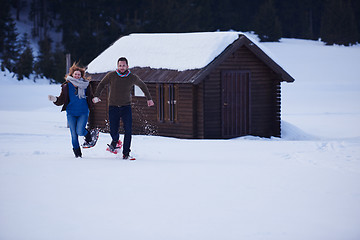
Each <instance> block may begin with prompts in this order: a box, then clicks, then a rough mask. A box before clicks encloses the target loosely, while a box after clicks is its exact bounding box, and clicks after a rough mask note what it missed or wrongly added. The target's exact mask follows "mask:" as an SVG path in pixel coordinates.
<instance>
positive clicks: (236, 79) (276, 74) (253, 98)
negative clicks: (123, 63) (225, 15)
mask: <svg viewBox="0 0 360 240" xmlns="http://www.w3.org/2000/svg"><path fill="white" fill-rule="evenodd" d="M232 34H234V33H232ZM158 35H159V34H158ZM189 35H191V33H189ZM140 37H141V36H140ZM121 39H122V38H120V39H119V40H118V41H121ZM144 41H147V39H146V38H145V37H144ZM137 43H138V42H137ZM259 45H260V44H259V43H257V42H255V41H254V40H251V39H250V38H249V37H248V36H246V35H245V34H242V33H237V37H236V38H235V40H234V41H232V42H231V43H230V44H228V45H226V46H225V49H224V50H221V51H220V52H219V53H218V54H217V55H216V56H215V57H214V59H213V60H211V61H210V62H209V63H208V64H207V65H206V66H204V67H201V68H196V69H183V70H176V69H168V68H166V66H165V67H164V68H159V67H157V68H155V67H151V66H150V67H149V66H135V67H132V68H130V69H131V72H133V73H135V74H137V75H138V76H139V77H140V78H141V79H142V80H143V81H144V82H145V83H146V84H147V86H148V88H149V90H150V93H151V95H152V98H153V100H154V102H155V107H147V105H146V99H145V97H144V96H141V94H138V91H139V89H134V94H133V133H134V134H152V135H159V136H169V137H177V138H195V139H228V138H234V137H239V136H245V135H254V136H260V137H271V136H275V137H280V136H281V124H280V122H281V119H280V118H281V85H280V84H281V82H289V83H290V82H293V81H294V79H293V78H292V77H291V76H290V75H289V74H288V73H287V72H286V71H285V70H284V69H283V68H282V67H281V66H280V65H279V64H278V63H277V62H275V61H274V60H273V59H272V58H271V57H270V56H269V55H268V54H266V53H265V51H264V50H263V49H262V48H261V47H259ZM173 47H177V48H181V47H182V46H181V45H179V46H173ZM142 54H144V55H146V54H147V52H143V53H142ZM114 55H115V57H114V59H113V61H114V63H113V65H114V69H115V66H116V61H117V58H118V57H120V56H125V57H127V58H128V60H129V65H130V67H131V66H133V65H132V57H131V56H127V55H122V54H121V53H116V52H114ZM189 57H191V56H189ZM133 58H135V57H133ZM107 72H108V71H104V72H97V73H88V75H89V76H91V79H92V82H91V84H92V85H93V87H94V88H95V87H96V86H97V85H98V83H99V81H100V80H101V79H102V78H103V77H104V76H105V74H106V73H107ZM140 92H141V91H140ZM100 98H101V99H102V100H103V101H102V102H100V103H99V104H97V105H96V107H95V110H94V111H92V112H91V113H90V117H89V125H90V127H99V128H101V129H102V131H105V132H107V131H108V130H109V127H108V106H107V91H103V94H102V96H100Z"/></svg>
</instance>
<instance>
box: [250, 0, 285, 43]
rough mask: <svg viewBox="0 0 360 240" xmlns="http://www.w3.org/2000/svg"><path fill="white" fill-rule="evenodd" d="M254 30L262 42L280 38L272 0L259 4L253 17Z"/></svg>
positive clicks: (278, 22) (277, 19)
mask: <svg viewBox="0 0 360 240" xmlns="http://www.w3.org/2000/svg"><path fill="white" fill-rule="evenodd" d="M254 30H255V32H256V33H257V34H258V35H259V38H260V40H261V41H263V42H277V41H279V39H280V38H281V26H280V21H279V18H278V17H277V15H276V11H275V8H274V5H273V1H272V0H266V1H265V3H263V4H262V5H261V6H260V9H259V12H258V13H257V15H256V17H255V23H254Z"/></svg>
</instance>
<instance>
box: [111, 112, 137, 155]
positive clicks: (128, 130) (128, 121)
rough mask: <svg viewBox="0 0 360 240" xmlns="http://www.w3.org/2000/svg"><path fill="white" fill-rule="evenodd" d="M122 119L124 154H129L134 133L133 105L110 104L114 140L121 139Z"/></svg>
mask: <svg viewBox="0 0 360 240" xmlns="http://www.w3.org/2000/svg"><path fill="white" fill-rule="evenodd" d="M120 119H121V120H122V122H123V127H124V143H123V154H124V155H129V153H130V145H131V134H132V113H131V105H127V106H121V107H118V106H109V121H110V135H111V138H112V140H113V142H117V141H118V140H119V128H120Z"/></svg>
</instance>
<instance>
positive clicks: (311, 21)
mask: <svg viewBox="0 0 360 240" xmlns="http://www.w3.org/2000/svg"><path fill="white" fill-rule="evenodd" d="M0 5H1V6H2V8H1V10H0V13H1V15H0V33H1V35H0V36H1V37H0V59H1V61H2V63H1V67H2V68H3V69H4V68H8V69H9V70H10V71H12V72H14V73H16V74H17V75H18V78H19V79H21V78H22V77H23V76H28V75H29V74H30V73H33V72H35V73H37V74H39V75H42V76H45V77H48V78H51V79H55V80H57V81H60V82H62V81H63V76H64V74H65V54H66V53H71V56H72V61H77V62H80V63H81V64H82V65H86V64H88V63H89V62H90V61H91V60H92V59H94V58H95V57H96V56H97V55H98V54H99V53H101V52H102V51H103V50H104V49H105V48H106V47H108V46H109V45H110V44H111V43H113V42H114V41H116V40H117V39H118V38H119V37H120V36H122V35H126V34H129V33H134V32H142V33H164V32H168V33H176V32H195V31H217V30H221V31H227V30H236V31H244V32H245V31H254V32H255V33H256V34H258V36H259V38H260V40H261V41H279V39H280V38H283V37H284V38H302V39H313V40H317V39H321V40H322V41H324V42H325V43H326V44H329V45H332V44H340V45H346V46H349V45H352V44H356V43H358V42H360V0H291V1H284V0H222V1H215V0H181V1H180V0H0ZM24 9H30V11H29V12H28V13H27V14H25V11H24ZM11 11H13V12H15V13H16V14H13V15H10V12H11ZM20 18H27V19H29V20H30V21H31V23H32V34H31V36H26V35H23V36H19V35H18V33H17V32H16V27H15V22H14V21H15V19H17V20H19V19H20ZM54 31H56V32H60V33H62V40H61V42H60V43H55V42H54V41H53V39H51V34H50V32H54ZM30 38H36V39H38V42H39V49H40V52H39V54H38V56H34V55H33V53H32V49H31V47H30V45H29V39H30Z"/></svg>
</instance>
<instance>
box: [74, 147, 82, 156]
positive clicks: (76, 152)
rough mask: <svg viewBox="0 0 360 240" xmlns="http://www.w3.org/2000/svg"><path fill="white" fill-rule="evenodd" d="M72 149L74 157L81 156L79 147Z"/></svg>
mask: <svg viewBox="0 0 360 240" xmlns="http://www.w3.org/2000/svg"><path fill="white" fill-rule="evenodd" d="M73 151H74V154H75V157H76V158H78V157H82V154H81V149H80V148H76V149H75V148H73Z"/></svg>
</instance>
